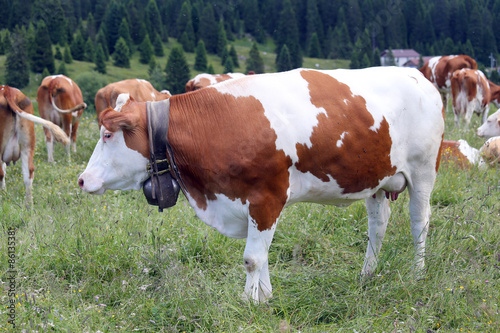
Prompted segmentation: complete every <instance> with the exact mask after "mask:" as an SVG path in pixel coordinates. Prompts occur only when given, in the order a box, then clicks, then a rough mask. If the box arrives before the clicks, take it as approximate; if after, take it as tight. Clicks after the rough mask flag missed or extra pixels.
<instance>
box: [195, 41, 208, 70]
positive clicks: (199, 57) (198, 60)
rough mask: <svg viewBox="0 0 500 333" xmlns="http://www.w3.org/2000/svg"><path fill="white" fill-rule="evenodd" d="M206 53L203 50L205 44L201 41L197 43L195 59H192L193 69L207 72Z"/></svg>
mask: <svg viewBox="0 0 500 333" xmlns="http://www.w3.org/2000/svg"><path fill="white" fill-rule="evenodd" d="M207 63H208V60H207V51H206V50H205V43H203V41H202V40H200V41H198V45H197V46H196V52H195V59H194V69H195V70H197V71H201V72H204V71H206V70H207Z"/></svg>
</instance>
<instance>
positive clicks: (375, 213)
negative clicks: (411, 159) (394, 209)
mask: <svg viewBox="0 0 500 333" xmlns="http://www.w3.org/2000/svg"><path fill="white" fill-rule="evenodd" d="M365 202H366V210H367V213H368V238H369V239H368V247H367V249H366V256H365V262H364V264H363V269H362V270H361V275H363V276H366V275H371V274H372V273H373V272H374V271H375V268H376V267H377V257H378V254H379V252H380V248H381V246H382V240H383V239H384V236H385V231H386V230H387V224H388V222H389V217H390V216H391V208H390V206H389V199H387V198H386V197H385V194H384V190H379V191H378V192H377V194H376V195H375V197H374V198H373V197H370V198H368V199H366V200H365Z"/></svg>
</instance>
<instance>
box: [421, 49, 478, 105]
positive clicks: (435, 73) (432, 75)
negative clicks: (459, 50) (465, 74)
mask: <svg viewBox="0 0 500 333" xmlns="http://www.w3.org/2000/svg"><path fill="white" fill-rule="evenodd" d="M462 68H470V69H477V63H476V61H475V60H474V59H472V58H471V57H469V56H468V55H449V56H439V57H432V58H430V59H429V61H428V62H426V63H425V65H424V66H422V67H421V68H420V72H422V74H424V76H425V77H426V78H427V79H429V80H430V81H431V82H432V83H433V84H434V85H435V86H436V87H437V88H438V89H439V92H441V96H442V97H443V102H444V107H445V108H447V107H448V99H449V95H450V93H451V76H452V75H453V73H454V72H455V71H456V70H459V69H462Z"/></svg>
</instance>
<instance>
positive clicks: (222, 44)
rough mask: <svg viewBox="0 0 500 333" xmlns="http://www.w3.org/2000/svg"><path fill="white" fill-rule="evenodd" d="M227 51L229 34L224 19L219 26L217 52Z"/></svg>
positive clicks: (220, 53) (219, 53) (221, 53)
mask: <svg viewBox="0 0 500 333" xmlns="http://www.w3.org/2000/svg"><path fill="white" fill-rule="evenodd" d="M225 52H227V36H226V29H225V28H224V21H222V20H220V21H219V28H218V31H217V54H218V55H219V56H220V57H222V55H223V54H224V53H225Z"/></svg>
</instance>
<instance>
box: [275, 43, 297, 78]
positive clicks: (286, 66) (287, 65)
mask: <svg viewBox="0 0 500 333" xmlns="http://www.w3.org/2000/svg"><path fill="white" fill-rule="evenodd" d="M293 68H294V67H293V65H292V59H291V57H290V52H288V46H286V44H285V45H283V47H282V48H281V51H280V54H279V55H278V57H277V58H276V70H277V71H278V72H284V71H288V70H291V69H293Z"/></svg>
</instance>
